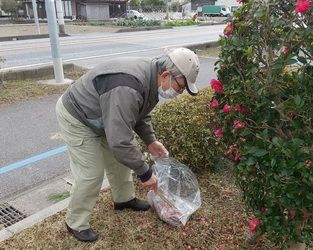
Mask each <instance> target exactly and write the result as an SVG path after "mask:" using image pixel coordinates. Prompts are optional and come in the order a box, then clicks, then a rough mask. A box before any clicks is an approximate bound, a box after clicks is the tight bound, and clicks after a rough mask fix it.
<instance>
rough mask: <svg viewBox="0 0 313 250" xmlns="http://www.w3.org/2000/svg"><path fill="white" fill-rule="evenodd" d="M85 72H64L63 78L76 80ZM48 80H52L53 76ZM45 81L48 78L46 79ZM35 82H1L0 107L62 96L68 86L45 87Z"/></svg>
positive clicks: (31, 80)
mask: <svg viewBox="0 0 313 250" xmlns="http://www.w3.org/2000/svg"><path fill="white" fill-rule="evenodd" d="M85 72H86V71H84V70H73V71H68V72H64V77H65V78H68V79H73V80H76V79H78V78H79V77H80V76H82V75H83V74H84V73H85ZM50 78H51V79H53V76H51V77H50ZM47 79H49V78H48V77H47ZM37 80H38V79H29V80H16V81H11V80H8V81H3V83H1V84H0V107H3V106H5V105H8V104H12V103H16V102H21V101H27V100H32V99H36V98H40V97H45V96H49V95H54V94H62V93H63V92H64V91H65V90H66V89H67V88H68V85H59V86H57V85H47V84H42V83H39V82H37ZM41 80H43V79H41Z"/></svg>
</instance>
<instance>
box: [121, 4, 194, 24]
mask: <svg viewBox="0 0 313 250" xmlns="http://www.w3.org/2000/svg"><path fill="white" fill-rule="evenodd" d="M175 9H176V10H175ZM131 10H136V11H138V12H139V13H140V14H142V15H143V16H141V17H140V19H144V20H145V19H146V20H160V21H164V20H188V19H191V18H192V16H193V15H194V14H195V12H191V11H190V10H184V9H183V8H174V10H173V9H172V8H167V7H166V6H145V7H140V8H138V7H131ZM121 18H126V19H132V17H129V16H128V14H127V13H125V14H124V15H122V16H121ZM137 18H138V17H137ZM134 19H136V18H134Z"/></svg>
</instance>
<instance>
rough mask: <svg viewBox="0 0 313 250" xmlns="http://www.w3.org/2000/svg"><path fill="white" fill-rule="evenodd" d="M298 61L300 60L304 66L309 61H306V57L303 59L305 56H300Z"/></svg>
mask: <svg viewBox="0 0 313 250" xmlns="http://www.w3.org/2000/svg"><path fill="white" fill-rule="evenodd" d="M298 60H299V62H301V63H303V64H306V63H307V62H308V61H307V60H306V59H305V57H303V56H299V57H298Z"/></svg>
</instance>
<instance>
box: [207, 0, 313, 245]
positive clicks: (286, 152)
mask: <svg viewBox="0 0 313 250" xmlns="http://www.w3.org/2000/svg"><path fill="white" fill-rule="evenodd" d="M300 5H302V7H303V8H299V6H300ZM305 5H306V6H307V5H311V6H309V8H308V9H307V8H305ZM312 10H313V6H312V2H311V4H310V1H301V2H300V1H299V2H298V3H297V2H295V1H287V0H274V1H266V0H253V1H248V0H244V5H243V6H242V7H241V8H239V10H238V12H236V13H235V14H234V16H235V18H234V19H233V20H232V23H230V24H228V25H227V27H226V28H225V31H224V34H225V36H224V37H221V39H220V45H221V54H220V59H219V60H218V62H217V65H219V68H218V80H219V82H217V81H213V82H212V87H213V88H214V89H215V90H216V93H215V96H214V99H215V100H214V102H215V104H217V103H218V106H219V108H220V111H219V115H220V118H221V119H222V121H223V127H222V128H221V129H222V132H223V138H225V139H227V140H231V141H233V143H234V145H232V147H231V148H229V150H228V152H227V154H228V155H229V157H231V158H232V159H234V160H235V162H236V166H237V177H238V182H239V184H240V186H241V188H242V190H243V194H244V198H245V200H246V202H247V204H248V205H249V206H250V208H251V209H252V210H253V212H254V214H255V217H256V219H257V221H258V222H257V223H255V225H256V224H258V225H257V226H256V228H252V229H251V232H252V233H257V234H264V233H266V235H267V237H268V239H270V240H272V241H273V242H274V243H275V244H276V245H277V246H278V247H281V248H284V247H286V246H288V244H289V243H291V244H292V243H293V242H304V243H308V242H309V241H310V240H312V235H313V227H312V220H313V126H312V125H313V119H312V118H313V95H312V93H313V65H312V63H313V56H312V55H313V45H312V43H313V35H312V34H313V12H312Z"/></svg>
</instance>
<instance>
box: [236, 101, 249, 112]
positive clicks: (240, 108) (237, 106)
mask: <svg viewBox="0 0 313 250" xmlns="http://www.w3.org/2000/svg"><path fill="white" fill-rule="evenodd" d="M235 106H236V109H235V111H238V112H241V113H242V114H245V113H246V112H247V110H246V108H244V107H241V106H240V104H239V103H235Z"/></svg>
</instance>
